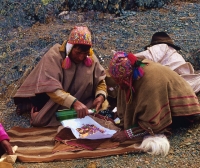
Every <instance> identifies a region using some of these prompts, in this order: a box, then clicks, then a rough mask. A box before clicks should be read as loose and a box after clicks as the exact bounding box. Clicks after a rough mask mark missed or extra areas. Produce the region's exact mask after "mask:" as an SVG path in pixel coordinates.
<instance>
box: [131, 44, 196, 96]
mask: <svg viewBox="0 0 200 168" xmlns="http://www.w3.org/2000/svg"><path fill="white" fill-rule="evenodd" d="M135 56H136V57H138V58H142V59H144V58H146V59H148V60H151V61H154V62H158V63H160V64H162V65H164V66H168V67H169V68H170V69H171V70H173V71H175V72H177V73H178V74H179V75H180V76H181V77H182V78H184V79H185V80H186V81H187V82H188V83H189V84H190V86H192V88H193V90H194V92H195V93H198V92H199V91H200V74H195V73H194V68H193V66H192V65H191V63H189V62H186V61H185V60H184V59H183V57H182V56H181V55H180V54H179V53H178V52H177V51H176V50H175V49H174V48H172V47H170V46H168V45H167V44H157V45H154V46H152V47H148V48H147V50H145V51H143V52H140V53H136V54H135Z"/></svg>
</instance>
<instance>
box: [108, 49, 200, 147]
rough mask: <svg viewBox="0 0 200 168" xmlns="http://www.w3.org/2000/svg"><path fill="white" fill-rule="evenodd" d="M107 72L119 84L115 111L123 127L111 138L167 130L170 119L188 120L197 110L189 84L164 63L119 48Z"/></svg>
mask: <svg viewBox="0 0 200 168" xmlns="http://www.w3.org/2000/svg"><path fill="white" fill-rule="evenodd" d="M109 74H110V76H111V77H112V78H113V79H114V80H115V82H116V83H117V84H118V85H119V89H118V95H117V114H118V117H119V118H120V127H121V128H122V130H121V131H119V132H117V133H115V134H114V135H113V137H112V138H111V139H112V140H113V141H118V142H124V141H126V140H129V139H135V138H137V137H141V136H142V137H144V136H146V135H157V134H166V133H170V129H171V126H172V124H173V123H177V122H180V123H184V122H185V124H187V123H190V122H192V121H193V117H194V116H195V115H197V114H200V104H199V102H198V99H197V97H196V95H195V93H194V91H193V90H192V88H191V86H190V85H189V84H188V83H187V82H186V81H185V80H184V79H183V78H182V77H181V76H179V75H178V74H177V73H176V72H174V71H172V70H171V69H170V68H169V67H167V66H162V65H161V64H159V63H155V62H152V61H150V60H147V59H145V60H142V61H140V60H138V59H137V57H135V56H134V55H133V54H132V53H128V54H127V53H125V52H122V51H120V52H115V54H114V56H113V58H112V59H111V61H110V65H109ZM175 119H176V122H173V121H174V120H175ZM154 139H156V138H154ZM158 144H159V143H158Z"/></svg>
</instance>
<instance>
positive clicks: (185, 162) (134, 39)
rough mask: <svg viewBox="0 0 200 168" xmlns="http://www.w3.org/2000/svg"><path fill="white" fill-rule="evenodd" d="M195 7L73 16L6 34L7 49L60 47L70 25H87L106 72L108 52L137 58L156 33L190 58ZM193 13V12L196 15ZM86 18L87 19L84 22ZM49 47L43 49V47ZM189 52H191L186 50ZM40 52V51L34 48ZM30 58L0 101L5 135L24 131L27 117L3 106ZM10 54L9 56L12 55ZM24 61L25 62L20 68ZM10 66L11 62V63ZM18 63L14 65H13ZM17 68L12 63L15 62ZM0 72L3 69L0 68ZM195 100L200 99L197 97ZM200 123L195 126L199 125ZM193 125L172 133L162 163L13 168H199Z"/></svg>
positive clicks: (112, 161)
mask: <svg viewBox="0 0 200 168" xmlns="http://www.w3.org/2000/svg"><path fill="white" fill-rule="evenodd" d="M197 10H199V11H200V5H199V2H198V1H195V0H193V1H190V2H183V1H179V2H176V3H174V4H169V5H166V6H165V7H164V8H162V9H152V10H151V11H143V12H142V11H138V12H136V13H127V14H126V15H124V16H121V17H118V18H116V17H115V16H114V15H111V14H103V13H99V15H98V18H97V19H98V20H95V21H94V20H93V19H94V17H93V15H92V14H91V13H89V16H88V15H86V14H83V13H72V14H70V16H69V17H70V18H73V19H72V20H70V19H66V18H69V17H68V16H67V15H66V17H64V16H63V17H60V18H59V17H56V18H50V19H49V21H48V22H47V23H45V24H41V23H36V24H34V25H33V26H32V27H29V28H17V29H13V30H12V32H10V34H9V40H8V41H6V43H7V44H11V43H13V42H16V41H17V43H16V45H17V47H18V48H19V49H20V50H21V49H23V48H27V46H28V44H32V43H33V42H36V44H35V45H38V46H39V45H40V44H41V43H40V41H45V43H46V45H45V47H49V46H51V45H53V44H55V42H58V43H61V42H62V41H63V40H65V39H67V37H68V33H69V32H70V30H71V29H72V27H73V26H75V25H77V24H78V25H87V26H88V27H89V28H90V29H91V31H92V34H93V37H94V40H93V41H94V45H93V47H94V49H95V51H96V52H97V54H98V57H99V59H100V62H101V63H102V64H103V65H104V66H105V68H106V67H107V64H108V60H109V59H110V57H111V55H112V54H111V50H113V49H114V50H126V51H132V52H139V51H142V50H143V47H144V46H145V45H147V44H149V42H150V39H151V36H152V34H153V33H154V32H155V31H159V30H160V31H163V30H164V31H167V32H168V33H169V34H170V35H171V37H172V38H173V39H174V40H175V42H176V43H178V44H179V45H180V46H183V50H182V51H181V54H183V56H184V57H185V58H188V55H189V56H190V53H191V52H192V51H193V50H197V49H199V48H200V42H199V39H200V35H199V27H200V20H199V18H200V14H199V12H198V11H197ZM195 11H197V12H195ZM85 18H87V19H86V20H85ZM47 44H48V45H47ZM188 46H190V47H188ZM39 48H40V47H39ZM32 50H33V51H32V53H31V54H30V55H29V56H27V58H24V59H21V60H20V61H21V65H22V64H27V69H26V70H27V71H24V74H23V75H22V78H21V79H20V80H16V81H15V82H13V83H12V84H9V85H7V90H6V93H4V94H1V95H0V117H1V118H0V119H1V120H2V123H3V124H4V125H5V128H6V129H7V130H8V129H10V128H11V127H12V126H22V127H29V126H30V125H29V115H28V114H25V115H23V116H17V115H16V114H15V106H14V104H13V103H11V105H9V106H8V103H9V102H10V101H11V99H12V96H13V94H14V93H15V91H16V88H17V87H19V86H20V84H21V83H22V82H23V80H24V78H25V77H26V73H27V74H28V73H29V72H30V70H31V69H32V67H33V66H34V65H32V64H31V63H32V60H33V59H35V57H34V54H35V55H38V56H39V57H42V53H44V50H43V49H42V47H41V48H40V49H37V48H34V47H33V48H32ZM15 52H16V50H15V51H8V53H9V54H10V55H12V56H13V55H14V54H15ZM25 61H26V62H25ZM11 62H12V61H11ZM18 62H19V60H18ZM15 64H17V62H15ZM2 66H3V65H2ZM199 99H200V94H199ZM199 121H200V120H199ZM199 121H197V122H195V123H194V124H192V125H191V126H188V127H182V128H178V129H175V130H174V131H173V135H172V136H171V137H170V138H169V140H170V144H171V149H170V152H169V154H168V155H167V156H166V157H161V156H151V155H149V154H146V153H139V154H134V153H129V154H124V155H120V156H118V155H117V156H110V157H104V158H97V159H77V160H72V161H59V162H50V163H20V162H16V163H15V164H14V165H13V166H14V167H15V168H62V167H63V168H86V167H88V168H89V167H92V168H95V167H98V168H108V167H109V168H114V167H120V168H163V167H166V168H172V167H175V168H179V167H184V168H191V167H192V168H199V167H200V157H199V156H200V124H199V123H200V122H199Z"/></svg>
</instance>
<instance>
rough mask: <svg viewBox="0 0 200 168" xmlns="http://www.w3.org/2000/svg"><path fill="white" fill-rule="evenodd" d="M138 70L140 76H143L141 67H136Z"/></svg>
mask: <svg viewBox="0 0 200 168" xmlns="http://www.w3.org/2000/svg"><path fill="white" fill-rule="evenodd" d="M138 71H139V74H140V77H142V76H144V71H143V69H142V68H141V67H138Z"/></svg>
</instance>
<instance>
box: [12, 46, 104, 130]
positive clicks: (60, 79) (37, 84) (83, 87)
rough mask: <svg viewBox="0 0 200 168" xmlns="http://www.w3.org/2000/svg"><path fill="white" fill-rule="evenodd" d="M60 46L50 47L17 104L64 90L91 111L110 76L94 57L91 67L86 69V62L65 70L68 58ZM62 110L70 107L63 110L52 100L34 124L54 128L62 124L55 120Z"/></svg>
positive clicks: (16, 95) (16, 98) (27, 80)
mask: <svg viewBox="0 0 200 168" xmlns="http://www.w3.org/2000/svg"><path fill="white" fill-rule="evenodd" d="M60 47H61V45H60V44H55V45H54V46H53V47H52V48H50V50H49V51H48V52H47V53H46V54H45V55H44V56H43V58H42V59H41V61H40V62H39V63H38V65H37V66H36V67H35V68H34V70H33V71H32V72H31V73H30V75H29V76H28V77H27V78H26V80H25V81H24V83H23V84H22V85H21V87H20V88H19V89H18V90H17V92H16V94H15V96H14V100H15V102H16V104H17V103H18V102H20V98H29V97H33V96H35V95H36V94H39V93H46V92H54V91H56V90H57V89H63V90H65V91H66V92H69V93H70V94H71V95H72V96H74V97H76V98H77V99H78V100H79V101H80V102H82V103H84V104H85V105H86V106H87V107H88V108H91V106H92V102H93V100H94V97H95V90H96V87H97V85H98V83H99V82H100V81H101V80H104V79H105V76H106V75H105V71H104V68H103V67H102V66H101V65H100V63H99V61H98V59H97V58H96V56H95V55H93V59H94V62H93V65H92V66H91V67H86V66H85V65H84V64H82V63H81V64H78V65H76V64H74V63H73V62H72V65H71V68H70V69H66V70H65V69H62V67H61V64H62V61H63V58H64V57H65V55H63V54H62V53H61V52H60V51H59V48H60ZM62 108H66V107H61V106H60V105H59V104H55V103H54V102H53V101H52V100H51V99H50V100H49V101H48V102H47V103H46V104H45V106H44V107H43V108H42V109H41V110H40V111H39V113H38V115H37V117H36V118H35V119H34V120H33V122H32V125H34V126H54V125H58V124H60V123H58V122H57V120H56V118H55V112H56V111H57V110H58V109H62Z"/></svg>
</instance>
